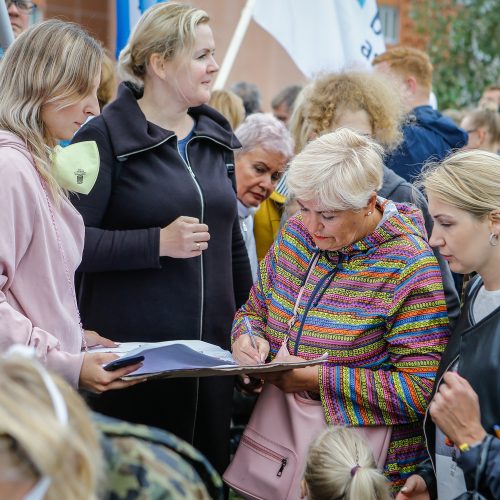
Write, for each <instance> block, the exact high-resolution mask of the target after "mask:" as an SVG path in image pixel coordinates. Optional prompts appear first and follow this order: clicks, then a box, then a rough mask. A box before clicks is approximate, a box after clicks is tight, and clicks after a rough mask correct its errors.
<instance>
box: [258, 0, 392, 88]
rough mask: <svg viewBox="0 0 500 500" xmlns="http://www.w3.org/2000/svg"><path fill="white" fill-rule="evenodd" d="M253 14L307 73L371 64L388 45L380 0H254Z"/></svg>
mask: <svg viewBox="0 0 500 500" xmlns="http://www.w3.org/2000/svg"><path fill="white" fill-rule="evenodd" d="M253 19H254V20H255V22H256V23H257V24H259V25H260V26H261V27H262V28H264V29H265V30H266V31H267V32H268V33H269V34H270V35H272V36H273V37H274V38H275V39H276V40H277V41H278V42H279V43H280V44H281V45H282V46H283V48H284V49H285V50H286V51H287V53H288V54H289V55H290V57H291V58H292V60H293V61H294V62H295V64H296V65H297V67H298V68H299V70H300V71H301V72H302V73H304V75H305V76H307V77H308V78H313V77H315V76H316V75H318V74H319V73H325V72H333V71H339V70H341V69H364V68H368V67H370V66H371V61H372V59H373V58H374V57H375V55H377V54H381V53H382V52H384V51H385V42H384V36H383V33H382V24H381V21H380V16H379V12H378V8H377V2H376V0H314V1H304V0H256V2H255V8H254V11H253Z"/></svg>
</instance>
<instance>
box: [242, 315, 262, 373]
mask: <svg viewBox="0 0 500 500" xmlns="http://www.w3.org/2000/svg"><path fill="white" fill-rule="evenodd" d="M243 324H244V325H245V330H246V331H244V332H242V333H245V334H246V335H240V337H239V338H238V340H237V341H236V342H235V343H234V344H233V357H234V359H235V360H236V361H237V362H238V363H239V364H241V365H254V364H259V365H261V364H263V363H264V362H265V360H266V358H267V355H268V354H269V342H268V341H267V340H265V339H263V338H261V337H260V336H258V335H255V334H254V332H253V329H252V325H251V323H250V320H249V319H248V318H247V317H246V316H244V317H243Z"/></svg>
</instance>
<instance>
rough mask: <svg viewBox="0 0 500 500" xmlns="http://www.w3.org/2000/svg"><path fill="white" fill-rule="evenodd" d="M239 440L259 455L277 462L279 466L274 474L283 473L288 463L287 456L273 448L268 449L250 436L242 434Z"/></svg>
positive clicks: (279, 474) (280, 474)
mask: <svg viewBox="0 0 500 500" xmlns="http://www.w3.org/2000/svg"><path fill="white" fill-rule="evenodd" d="M241 442H243V443H246V444H247V446H250V448H253V449H254V450H256V451H257V452H258V453H260V454H261V455H264V456H265V457H268V458H271V459H272V460H274V461H276V462H279V463H280V468H279V469H278V472H277V473H276V476H278V477H281V476H282V475H283V471H284V469H285V467H286V466H287V464H288V458H286V457H284V456H282V455H280V454H279V453H276V452H275V451H273V450H270V449H269V448H266V447H265V446H263V445H261V444H260V443H258V442H257V441H254V440H253V439H252V438H250V437H248V436H247V435H246V434H243V436H241Z"/></svg>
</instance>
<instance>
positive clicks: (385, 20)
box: [379, 5, 399, 45]
mask: <svg viewBox="0 0 500 500" xmlns="http://www.w3.org/2000/svg"><path fill="white" fill-rule="evenodd" d="M379 13H380V21H381V23H382V30H383V32H384V40H385V43H388V44H392V45H394V44H397V43H399V9H398V8H397V7H389V6H386V5H382V6H380V7H379Z"/></svg>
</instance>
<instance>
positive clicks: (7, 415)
mask: <svg viewBox="0 0 500 500" xmlns="http://www.w3.org/2000/svg"><path fill="white" fill-rule="evenodd" d="M47 377H49V378H50V379H51V381H52V383H51V381H50V380H49V381H48V382H47V381H46V378H47ZM53 384H55V385H53ZM49 385H50V386H51V387H49ZM54 393H56V394H55V396H54ZM57 393H58V394H57ZM56 399H57V400H58V401H56ZM56 403H59V407H57V405H56ZM61 406H62V410H61ZM64 406H65V408H64ZM61 413H62V414H64V417H66V415H67V419H66V418H64V419H61ZM66 420H67V421H66ZM98 436H99V435H98V432H97V431H96V429H95V427H94V425H93V423H92V421H91V418H90V413H89V411H88V410H87V407H86V405H85V403H84V401H83V399H82V398H81V397H80V396H79V395H78V394H77V393H76V392H75V391H74V390H73V389H72V388H71V387H70V386H69V385H68V384H67V383H66V382H65V381H64V380H63V379H61V378H60V377H58V376H56V375H49V374H48V372H47V371H46V370H45V368H44V367H43V366H42V365H41V364H40V363H39V362H38V361H36V360H35V359H30V358H26V357H25V356H24V355H23V356H20V355H17V354H12V355H9V356H8V357H2V358H0V484H2V483H3V484H4V487H5V488H7V487H9V485H10V486H12V487H15V486H18V487H19V485H29V484H33V485H38V484H39V483H40V482H41V481H42V480H43V479H44V478H48V480H50V486H49V487H48V490H47V492H46V494H45V495H44V497H43V498H44V499H45V500H59V499H63V498H68V499H69V498H71V499H75V500H80V499H81V500H92V499H95V498H97V492H98V487H99V484H100V477H101V474H102V473H103V469H104V464H103V461H102V456H101V448H100V444H99V437H98ZM23 487H24V486H23ZM35 488H36V486H35Z"/></svg>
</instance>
